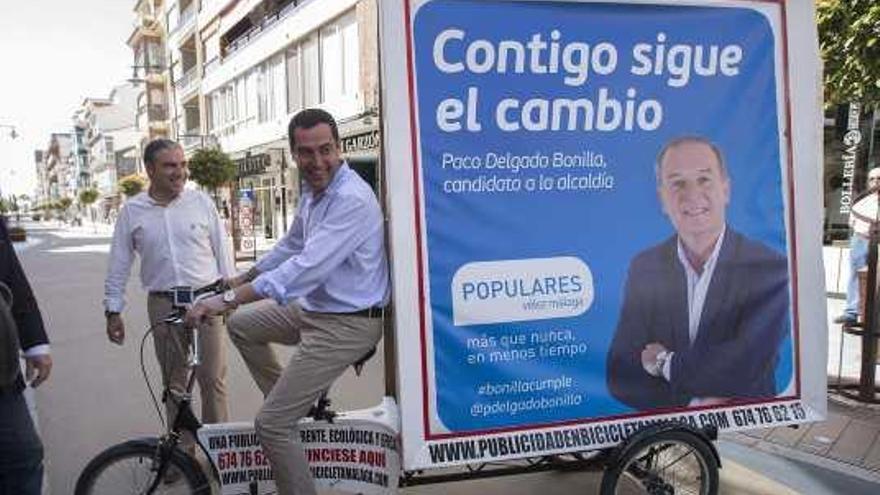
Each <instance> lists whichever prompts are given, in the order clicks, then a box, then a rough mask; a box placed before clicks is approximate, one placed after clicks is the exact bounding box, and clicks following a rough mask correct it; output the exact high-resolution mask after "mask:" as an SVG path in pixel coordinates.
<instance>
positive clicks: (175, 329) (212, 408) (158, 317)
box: [147, 295, 229, 443]
mask: <svg viewBox="0 0 880 495" xmlns="http://www.w3.org/2000/svg"><path fill="white" fill-rule="evenodd" d="M147 312H148V313H149V317H150V325H155V326H154V328H153V343H154V344H155V348H156V359H157V360H158V361H159V367H160V368H161V369H162V385H164V386H166V387H170V388H171V389H172V390H174V391H176V392H184V391H185V390H186V376H187V368H186V351H187V346H188V345H189V339H188V336H189V335H190V334H189V333H188V332H184V331H183V329H182V328H180V327H179V326H170V325H165V324H164V323H161V322H162V319H164V318H165V317H166V316H167V315H168V313H170V312H171V301H170V300H168V299H166V298H164V297H160V296H152V295H151V296H149V297H148V298H147ZM225 333H226V332H225V326H224V324H223V318H221V317H213V318H209V319H208V320H207V321H206V322H205V323H204V324H202V325H201V326H199V345H200V346H201V364H199V367H198V368H197V369H196V382H197V383H198V385H199V392H200V397H201V403H202V418H201V419H202V421H203V422H205V423H224V422H226V421H229V411H228V409H227V403H226V336H225V335H224V334H225ZM165 410H166V412H167V413H168V423H169V424H168V427H169V428H170V427H171V424H170V423H171V421H172V420H173V419H174V416H175V414H176V412H177V408H176V407H175V405H174V403H173V401H170V400H169V401H167V402H166V403H165ZM187 443H188V442H187Z"/></svg>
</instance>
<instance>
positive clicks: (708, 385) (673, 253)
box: [607, 226, 790, 410]
mask: <svg viewBox="0 0 880 495" xmlns="http://www.w3.org/2000/svg"><path fill="white" fill-rule="evenodd" d="M686 280H687V279H686V275H685V271H684V268H683V267H682V266H681V263H680V261H679V259H678V254H677V237H676V236H673V237H672V238H671V239H668V240H667V241H665V242H663V243H662V244H660V245H657V246H654V247H652V248H650V249H648V250H646V251H643V252H641V253H640V254H638V255H637V256H636V257H635V259H634V260H633V261H632V263H631V264H630V268H629V273H628V274H627V280H626V289H625V293H624V302H623V307H622V309H621V312H620V321H619V322H618V325H617V332H616V334H615V336H614V341H613V342H612V344H611V350H610V351H609V354H608V370H607V371H608V387H609V389H610V391H611V393H612V394H613V395H614V397H615V398H617V399H618V400H620V401H621V402H623V403H625V404H627V405H629V406H632V407H634V408H636V409H641V410H644V409H653V408H661V407H681V406H686V405H688V403H689V402H690V401H691V399H693V398H696V397H725V398H733V399H754V398H759V397H772V396H775V395H776V393H777V391H776V386H775V379H774V372H775V368H776V363H777V361H778V353H779V346H780V344H781V342H782V340H783V338H784V337H785V335H786V334H787V333H788V329H789V328H790V324H789V321H790V320H789V296H788V264H787V262H786V259H785V258H784V257H783V256H782V255H780V254H779V253H777V252H775V251H773V250H771V249H770V248H768V247H767V246H764V245H763V244H760V243H758V242H756V241H753V240H750V239H748V238H746V237H745V236H743V235H741V234H739V233H737V232H736V231H734V230H733V229H732V228H730V227H729V226H728V227H727V231H726V232H725V235H724V240H723V242H722V244H721V251H720V252H719V254H718V260H717V262H716V265H715V272H714V274H713V276H712V280H711V282H710V284H709V289H708V292H707V294H706V301H705V304H704V306H703V312H702V317H701V319H700V326H699V330H698V331H697V336H696V338H695V339H694V343H693V345H691V344H690V339H689V336H688V310H687V282H686ZM652 342H658V343H660V344H662V345H663V346H665V347H666V348H667V349H668V350H670V351H674V352H675V355H674V357H673V358H672V362H671V368H670V377H671V380H670V381H669V382H667V381H666V380H665V379H664V378H663V377H653V376H651V375H649V374H648V373H647V372H646V371H645V370H644V368H642V364H641V351H642V349H643V348H644V347H645V345H647V344H649V343H652Z"/></svg>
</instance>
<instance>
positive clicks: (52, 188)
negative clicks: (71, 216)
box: [41, 132, 76, 201]
mask: <svg viewBox="0 0 880 495" xmlns="http://www.w3.org/2000/svg"><path fill="white" fill-rule="evenodd" d="M41 157H42V160H43V164H42V167H41V170H42V174H43V181H44V183H45V185H44V186H43V191H44V194H45V198H44V199H45V200H47V201H58V200H59V199H61V198H65V197H68V198H71V199H73V198H72V195H73V194H75V193H76V175H75V173H74V170H75V169H74V159H73V139H72V137H71V135H70V134H68V133H63V132H53V133H52V134H51V135H50V136H49V142H48V144H47V145H46V149H45V150H44V151H43V153H41Z"/></svg>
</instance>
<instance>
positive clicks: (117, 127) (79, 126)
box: [74, 84, 143, 220]
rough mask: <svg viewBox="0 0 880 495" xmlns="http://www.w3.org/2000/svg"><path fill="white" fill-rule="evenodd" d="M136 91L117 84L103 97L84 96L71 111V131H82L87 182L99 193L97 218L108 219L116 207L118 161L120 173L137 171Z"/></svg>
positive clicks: (118, 201)
mask: <svg viewBox="0 0 880 495" xmlns="http://www.w3.org/2000/svg"><path fill="white" fill-rule="evenodd" d="M139 93H140V90H139V89H138V88H137V87H136V86H135V85H132V84H123V85H119V86H116V87H115V88H113V90H112V91H111V92H110V95H109V96H108V97H107V98H85V99H84V100H83V102H82V104H81V105H80V108H79V109H78V110H77V111H76V113H75V114H74V130H75V134H77V133H78V132H79V130H81V133H82V143H81V146H83V147H84V149H85V153H84V154H85V155H86V158H85V161H86V162H87V164H88V172H87V174H88V181H89V185H90V186H91V187H94V188H95V189H97V190H98V193H99V194H100V199H99V201H98V202H97V203H96V205H95V206H94V208H95V209H96V212H95V213H96V218H97V219H103V220H111V219H113V218H114V217H115V214H116V212H117V211H118V209H119V206H120V203H121V198H120V196H119V193H118V190H117V182H118V180H119V179H120V178H122V177H123V176H124V175H122V174H120V173H119V171H120V167H119V165H120V163H122V164H123V166H122V173H123V174H125V175H128V174H131V173H135V172H137V167H138V165H137V155H138V152H137V150H138V147H139V146H140V144H141V140H142V138H143V134H142V133H141V131H140V130H138V128H137V124H136V109H137V106H136V102H137V99H138V95H139ZM132 157H134V159H135V165H134V171H132V170H131V161H130V160H131V159H132Z"/></svg>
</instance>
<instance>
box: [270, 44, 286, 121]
mask: <svg viewBox="0 0 880 495" xmlns="http://www.w3.org/2000/svg"><path fill="white" fill-rule="evenodd" d="M267 76H268V79H269V87H268V90H269V118H270V119H273V120H274V119H277V118H279V117H282V116H284V115H285V114H286V110H287V91H286V89H285V84H284V79H285V71H284V54H282V53H279V54H278V55H276V56H274V57H272V59H271V60H270V61H269V71H268V74H267Z"/></svg>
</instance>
